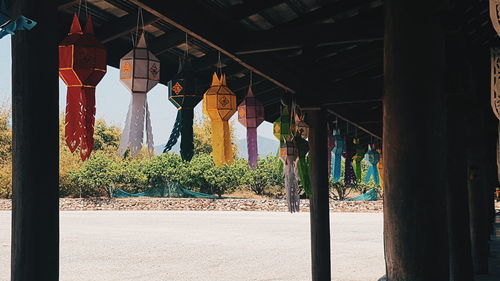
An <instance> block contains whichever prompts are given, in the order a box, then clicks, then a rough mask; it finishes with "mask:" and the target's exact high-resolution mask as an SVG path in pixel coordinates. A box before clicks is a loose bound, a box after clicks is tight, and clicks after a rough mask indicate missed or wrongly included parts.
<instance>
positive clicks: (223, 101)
mask: <svg viewBox="0 0 500 281" xmlns="http://www.w3.org/2000/svg"><path fill="white" fill-rule="evenodd" d="M203 112H204V113H205V114H206V115H208V117H210V120H211V121H212V156H213V158H214V163H215V166H217V167H220V166H222V164H223V163H226V164H228V165H231V164H232V162H233V157H234V155H233V147H232V146H231V132H230V131H229V123H228V121H229V119H230V118H231V116H233V114H234V113H235V112H236V94H235V93H234V92H233V91H231V90H230V89H229V88H228V87H227V84H226V75H224V74H222V75H221V77H220V78H219V77H218V76H217V73H214V75H213V78H212V85H211V86H210V88H208V90H207V91H206V92H205V95H204V98H203Z"/></svg>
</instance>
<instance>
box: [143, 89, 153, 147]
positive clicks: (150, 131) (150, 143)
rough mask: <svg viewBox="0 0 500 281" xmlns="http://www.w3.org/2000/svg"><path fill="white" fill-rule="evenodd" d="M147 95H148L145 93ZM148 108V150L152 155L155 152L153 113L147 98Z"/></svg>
mask: <svg viewBox="0 0 500 281" xmlns="http://www.w3.org/2000/svg"><path fill="white" fill-rule="evenodd" d="M144 96H146V95H144ZM144 107H145V110H146V144H147V145H148V152H149V154H150V155H153V154H154V150H155V144H154V141H153V126H152V125H151V114H150V113H149V106H148V100H147V99H145V106H144Z"/></svg>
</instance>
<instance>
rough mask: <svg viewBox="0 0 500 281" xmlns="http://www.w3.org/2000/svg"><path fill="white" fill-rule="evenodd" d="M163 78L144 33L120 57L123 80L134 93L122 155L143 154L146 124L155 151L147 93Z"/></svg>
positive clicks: (150, 149)
mask: <svg viewBox="0 0 500 281" xmlns="http://www.w3.org/2000/svg"><path fill="white" fill-rule="evenodd" d="M159 80H160V61H159V60H158V58H157V57H156V56H155V55H154V54H153V53H151V52H150V51H149V50H148V49H147V45H146V39H145V37H144V33H142V35H141V38H140V39H139V43H137V45H136V46H135V48H134V49H132V50H131V51H130V52H128V53H127V54H126V55H125V56H124V57H123V58H121V60H120V81H121V82H122V84H123V85H125V87H127V89H129V90H130V91H131V92H132V97H131V100H130V106H129V109H128V113H127V117H126V120H125V127H124V129H123V133H122V136H121V138H120V147H119V148H118V152H119V153H120V154H122V155H124V154H125V153H126V152H127V151H128V150H130V154H131V156H136V155H137V154H139V152H140V151H141V148H142V141H143V139H144V136H143V134H144V127H146V138H147V146H148V150H149V151H150V152H152V151H153V149H154V143H153V129H152V127H151V119H150V115H149V108H148V102H147V99H146V96H147V93H148V92H149V91H150V90H151V89H153V87H154V86H156V84H158V82H159Z"/></svg>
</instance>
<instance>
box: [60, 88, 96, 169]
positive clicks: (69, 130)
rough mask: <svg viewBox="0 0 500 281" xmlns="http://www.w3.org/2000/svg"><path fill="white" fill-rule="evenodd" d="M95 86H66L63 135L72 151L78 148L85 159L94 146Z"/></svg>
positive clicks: (81, 156)
mask: <svg viewBox="0 0 500 281" xmlns="http://www.w3.org/2000/svg"><path fill="white" fill-rule="evenodd" d="M94 123H95V88H93V87H68V94H67V98H66V115H65V127H64V136H65V140H66V144H67V145H68V148H69V150H70V151H71V152H72V153H73V152H75V151H76V149H77V148H78V147H79V148H80V158H81V159H82V160H83V161H85V160H87V159H88V158H89V157H90V154H91V153H92V150H93V148H94Z"/></svg>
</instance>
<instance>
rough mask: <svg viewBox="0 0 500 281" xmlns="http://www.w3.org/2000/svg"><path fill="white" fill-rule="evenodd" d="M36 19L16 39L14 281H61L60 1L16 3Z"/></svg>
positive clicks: (18, 9) (19, 0)
mask: <svg viewBox="0 0 500 281" xmlns="http://www.w3.org/2000/svg"><path fill="white" fill-rule="evenodd" d="M12 3H13V13H14V14H15V15H24V16H26V17H28V18H31V19H36V20H37V22H38V24H37V25H36V26H35V27H34V28H33V29H32V30H29V31H24V30H18V31H16V34H15V35H14V36H12V48H11V49H12V131H13V138H12V139H13V144H12V147H13V153H12V156H13V160H12V167H13V169H12V172H13V175H12V247H11V279H10V280H12V281H31V280H58V278H59V161H58V159H59V82H58V81H59V77H58V58H59V56H58V43H59V42H58V33H57V24H58V21H57V19H58V16H57V11H58V10H57V3H58V2H57V1H39V0H16V1H12Z"/></svg>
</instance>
